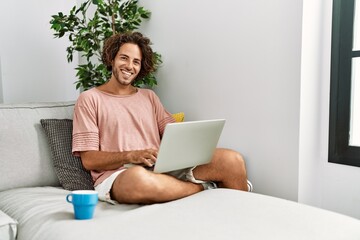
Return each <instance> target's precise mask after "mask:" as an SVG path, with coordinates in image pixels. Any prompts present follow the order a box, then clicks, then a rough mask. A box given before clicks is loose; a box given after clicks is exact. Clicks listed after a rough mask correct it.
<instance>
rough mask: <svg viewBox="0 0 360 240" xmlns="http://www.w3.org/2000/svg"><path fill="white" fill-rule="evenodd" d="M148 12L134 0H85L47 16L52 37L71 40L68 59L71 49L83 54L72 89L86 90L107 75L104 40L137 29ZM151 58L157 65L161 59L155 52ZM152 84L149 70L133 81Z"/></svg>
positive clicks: (152, 79) (68, 58)
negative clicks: (52, 31)
mask: <svg viewBox="0 0 360 240" xmlns="http://www.w3.org/2000/svg"><path fill="white" fill-rule="evenodd" d="M89 9H90V10H89ZM90 12H93V15H92V17H89V15H90ZM150 14H151V13H150V11H148V10H146V9H144V8H143V7H140V6H138V0H86V1H85V2H83V3H82V4H81V5H80V6H78V7H77V6H74V7H73V8H72V9H71V10H70V13H69V14H67V15H66V14H64V13H62V12H59V13H58V14H57V15H53V16H51V21H50V24H51V29H53V30H54V31H55V33H54V36H55V38H62V37H64V36H67V37H68V38H69V41H70V43H71V44H70V46H68V47H67V49H66V51H67V60H68V62H72V61H73V55H74V54H75V53H80V54H81V57H83V58H84V61H85V64H79V65H78V67H77V68H76V71H77V73H76V76H77V77H78V80H77V81H76V82H75V83H76V89H78V88H81V89H83V90H87V89H89V88H92V87H95V86H99V85H101V84H103V83H105V82H106V81H107V80H108V79H109V78H110V76H111V72H109V71H108V70H107V69H106V67H105V65H104V64H103V63H102V62H101V51H102V46H103V42H104V40H105V39H106V38H108V37H110V36H111V35H113V34H116V33H123V32H127V31H134V30H136V29H138V28H139V26H140V24H141V22H142V21H143V20H144V19H148V18H150ZM154 60H155V63H156V64H155V66H156V69H157V68H158V66H159V65H160V64H161V63H162V61H161V55H160V54H158V53H156V52H155V53H154ZM156 84H157V81H156V78H155V76H154V74H153V73H151V74H149V75H148V76H146V77H144V78H142V79H138V80H136V81H135V82H134V85H135V86H148V87H153V86H154V85H156Z"/></svg>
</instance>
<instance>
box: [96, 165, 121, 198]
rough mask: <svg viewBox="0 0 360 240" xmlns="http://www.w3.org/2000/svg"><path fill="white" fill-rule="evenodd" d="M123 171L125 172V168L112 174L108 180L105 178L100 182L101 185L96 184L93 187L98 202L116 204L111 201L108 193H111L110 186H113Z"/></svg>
mask: <svg viewBox="0 0 360 240" xmlns="http://www.w3.org/2000/svg"><path fill="white" fill-rule="evenodd" d="M123 171H126V168H124V169H121V170H119V171H116V172H114V173H113V174H111V175H110V176H109V177H108V178H106V179H105V180H104V181H102V183H100V184H98V185H97V186H96V187H95V190H96V191H97V192H98V195H99V200H100V201H104V202H108V203H111V204H116V203H117V202H116V201H115V200H113V199H111V196H110V191H111V188H112V185H113V184H114V181H115V179H116V178H117V176H118V175H119V174H120V173H122V172H123Z"/></svg>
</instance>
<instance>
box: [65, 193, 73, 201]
mask: <svg viewBox="0 0 360 240" xmlns="http://www.w3.org/2000/svg"><path fill="white" fill-rule="evenodd" d="M70 197H71V199H70ZM66 201H67V202H69V203H72V194H71V193H70V194H68V195H67V196H66Z"/></svg>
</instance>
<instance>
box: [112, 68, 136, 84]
mask: <svg viewBox="0 0 360 240" xmlns="http://www.w3.org/2000/svg"><path fill="white" fill-rule="evenodd" d="M112 74H113V75H114V77H115V79H116V81H117V82H118V83H119V84H121V85H123V86H128V85H132V84H133V83H134V81H135V79H136V76H135V77H133V75H131V76H130V77H128V78H126V77H125V78H124V76H123V73H122V72H121V70H120V69H118V68H115V69H113V71H112Z"/></svg>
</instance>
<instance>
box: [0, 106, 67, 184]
mask: <svg viewBox="0 0 360 240" xmlns="http://www.w3.org/2000/svg"><path fill="white" fill-rule="evenodd" d="M73 111H74V102H57V103H30V104H0V153H1V157H0V166H1V174H0V191H3V190H6V189H10V188H18V187H35V186H59V185H60V184H59V180H58V178H57V177H56V174H55V171H54V167H53V163H52V160H51V153H50V149H49V147H48V143H47V138H46V136H45V132H44V130H43V129H42V128H41V125H40V119H43V118H72V116H73Z"/></svg>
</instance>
